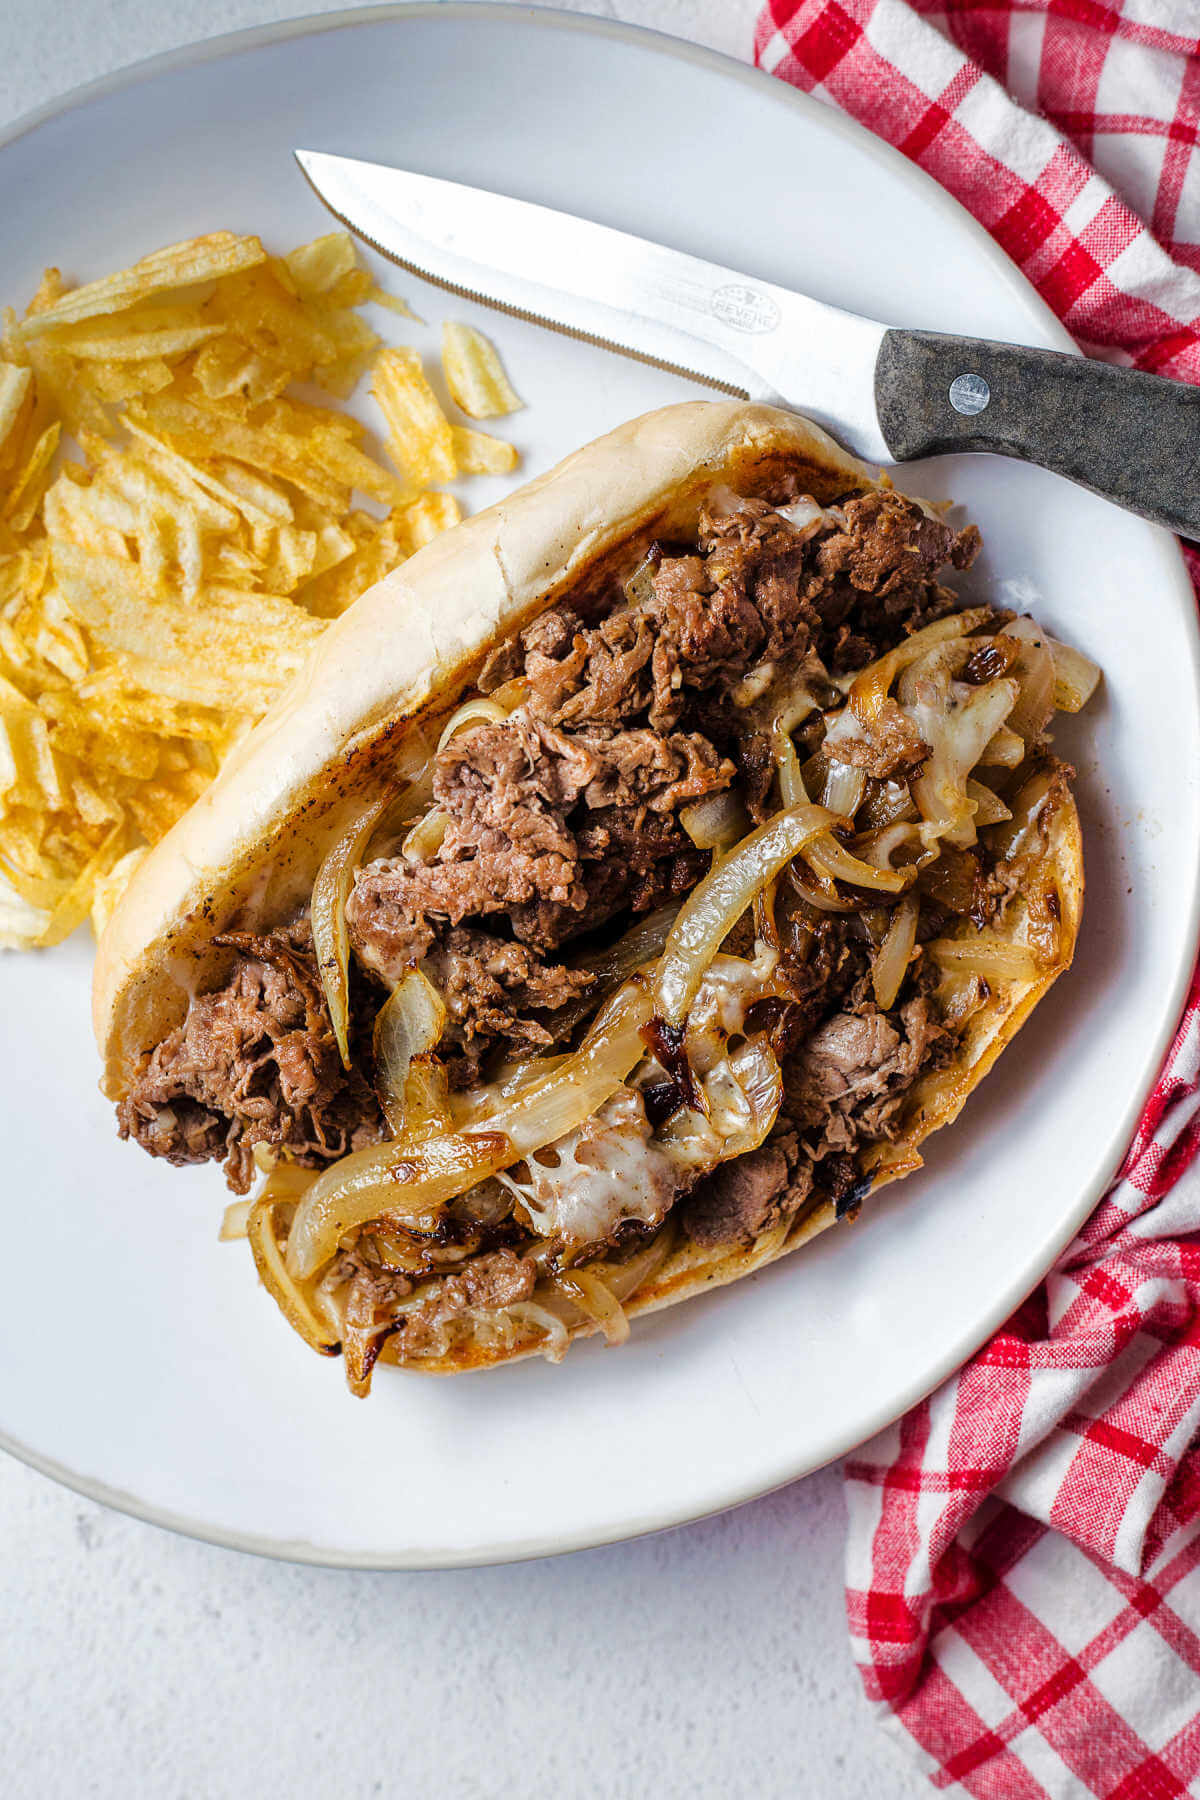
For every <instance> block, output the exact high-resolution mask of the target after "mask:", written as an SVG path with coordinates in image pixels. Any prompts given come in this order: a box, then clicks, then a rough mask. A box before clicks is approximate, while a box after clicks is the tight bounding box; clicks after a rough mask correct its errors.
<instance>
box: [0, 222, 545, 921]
mask: <svg viewBox="0 0 1200 1800" xmlns="http://www.w3.org/2000/svg"><path fill="white" fill-rule="evenodd" d="M368 301H372V302H376V303H378V304H380V305H382V306H384V307H387V308H390V310H391V311H392V312H394V313H400V314H403V315H405V316H408V317H412V316H413V315H411V314H410V313H409V309H408V308H407V307H406V306H405V305H404V303H403V301H399V300H395V299H393V297H392V296H390V295H386V294H383V293H381V292H380V291H379V290H378V289H377V288H376V287H375V286H374V284H373V282H372V279H371V276H370V273H369V272H368V271H367V270H366V269H365V268H363V266H362V265H361V263H360V261H359V257H358V252H357V249H356V247H355V244H354V242H353V240H352V239H351V238H350V237H349V235H348V234H347V233H345V232H330V233H327V234H326V235H325V236H324V237H321V238H318V239H316V240H315V241H314V242H313V243H311V244H306V245H301V246H300V247H299V248H298V249H296V250H294V251H293V252H292V253H291V254H290V255H288V256H285V257H282V258H278V257H274V256H268V255H267V253H266V251H265V250H264V249H263V247H262V245H261V244H260V243H259V241H258V239H257V238H245V237H235V236H234V235H233V234H232V233H229V232H217V233H214V234H212V235H210V236H208V237H205V238H198V239H195V240H193V241H192V242H190V243H187V244H178V245H174V246H171V247H170V248H169V249H167V250H164V251H158V252H156V253H155V254H154V255H152V256H149V257H146V258H144V259H143V260H142V261H141V262H140V263H138V264H135V265H134V266H133V268H131V269H127V270H123V271H120V272H118V273H117V274H113V275H107V276H105V277H104V278H103V279H102V280H100V281H97V282H91V283H88V284H87V285H85V286H83V287H79V288H68V287H67V286H66V285H65V283H64V281H63V278H62V276H61V274H60V273H59V271H58V270H57V269H48V270H46V272H45V274H44V275H43V277H42V280H41V283H40V284H39V287H38V290H37V293H36V294H35V296H34V298H33V300H32V301H31V302H30V305H29V307H28V309H27V310H26V313H25V316H24V318H23V319H20V320H19V319H18V318H17V316H16V314H15V313H13V312H12V311H11V310H6V311H5V312H4V313H3V315H2V328H3V339H2V342H0V944H3V945H13V946H27V947H28V946H33V945H42V944H49V943H56V942H58V940H59V939H60V938H61V937H63V936H65V935H66V934H67V933H68V932H69V931H71V930H73V929H74V928H75V926H76V925H77V924H79V923H80V922H81V921H82V920H84V919H85V918H87V917H88V916H89V915H90V916H91V920H92V925H93V928H94V929H95V930H96V931H100V930H101V929H103V926H104V924H105V922H106V920H107V918H108V917H109V915H110V914H111V911H112V908H113V907H114V906H115V904H116V901H117V898H118V897H119V894H120V893H121V891H122V890H123V888H124V885H125V883H126V882H127V881H128V879H129V877H130V875H131V874H132V872H133V870H134V868H135V867H136V865H137V863H138V861H139V860H140V858H141V857H142V855H143V854H144V853H145V849H146V847H147V845H149V844H152V843H153V842H155V841H156V840H157V839H158V838H159V837H161V836H162V834H163V833H164V832H165V831H166V830H168V829H169V828H170V826H171V825H172V824H173V822H174V821H175V819H176V818H178V817H179V815H180V814H181V813H182V812H183V811H184V809H185V808H186V807H187V806H189V805H190V804H191V803H192V802H193V801H194V800H195V799H196V798H197V796H198V795H199V794H200V793H201V792H203V790H204V788H205V787H206V786H207V785H208V783H209V782H210V781H211V780H212V778H213V776H214V775H215V774H216V773H217V770H218V769H219V767H220V765H221V763H222V761H223V760H224V759H225V757H226V756H228V754H229V753H230V751H231V750H232V749H233V747H234V746H235V745H236V744H237V743H238V742H239V741H240V740H241V739H242V738H243V737H244V736H245V734H246V733H247V732H248V731H249V730H250V729H251V728H252V727H253V726H254V725H255V723H256V722H257V721H258V719H259V718H261V716H262V714H263V712H264V711H265V709H266V708H267V706H268V705H269V704H270V702H271V701H272V699H273V698H274V697H275V695H276V694H277V693H279V691H280V690H281V689H282V688H283V687H284V686H285V685H286V683H287V682H288V681H290V680H291V679H292V677H293V675H294V674H295V673H296V671H297V670H298V669H299V668H300V666H301V664H302V663H303V662H304V660H305V659H306V657H307V656H308V655H309V653H310V651H311V648H312V646H313V644H314V643H315V642H316V640H317V638H318V637H319V636H320V633H321V632H322V631H323V629H324V627H325V624H326V622H327V621H328V620H329V619H332V618H336V617H337V616H338V615H339V614H340V613H342V612H344V611H345V610H346V608H347V607H348V606H351V605H353V603H354V601H355V600H356V599H357V598H358V596H359V595H360V594H362V593H364V592H365V591H366V589H367V588H369V587H371V586H373V585H374V584H375V583H376V582H377V581H378V580H380V579H381V578H382V577H383V576H384V575H386V574H387V573H388V572H389V571H390V570H392V569H394V568H396V567H397V566H398V565H399V564H400V563H402V562H403V561H404V559H405V558H406V557H407V556H409V555H411V554H412V552H413V551H414V550H416V549H419V548H420V546H421V545H422V544H425V543H428V542H429V540H430V539H431V538H432V537H434V536H436V535H437V533H438V532H440V531H444V530H447V529H449V528H450V527H451V526H453V525H454V524H456V523H457V521H458V520H459V518H461V516H462V511H461V507H460V505H459V502H458V500H457V499H456V498H455V497H454V496H453V495H451V494H447V493H438V492H431V491H429V484H430V483H431V482H437V481H442V480H449V479H451V478H453V477H454V476H456V475H458V474H460V473H461V474H464V475H465V474H471V473H474V472H479V473H489V474H499V473H505V472H507V471H508V470H510V469H511V468H512V467H513V466H514V465H515V462H516V451H515V449H514V448H513V446H512V445H510V444H505V443H501V442H500V441H499V440H498V439H495V438H491V437H488V436H486V435H485V434H484V433H482V432H476V431H472V430H470V429H467V428H460V427H457V426H452V425H451V424H450V422H449V420H448V419H447V418H446V416H445V414H444V413H443V411H442V408H441V406H440V405H439V403H438V401H437V398H436V396H435V394H434V392H433V389H432V388H431V387H430V385H429V382H428V380H427V379H426V376H425V372H424V369H423V367H422V365H421V360H420V357H419V356H418V354H417V352H416V351H415V350H412V349H405V348H401V349H396V350H387V351H381V345H380V339H379V337H378V335H377V334H376V332H375V331H374V330H372V328H371V326H370V325H369V324H368V323H367V321H366V320H365V319H364V318H363V317H362V316H361V314H360V313H359V312H358V311H356V310H355V309H356V308H358V307H361V306H362V305H363V304H364V303H365V302H368ZM468 342H469V339H468ZM480 342H481V343H483V344H484V346H485V350H486V351H487V352H489V353H490V346H487V344H486V340H480ZM468 355H469V356H470V355H475V356H476V357H477V356H478V352H477V351H472V350H468ZM484 362H485V363H486V357H485V358H484ZM496 368H497V369H498V368H499V365H498V363H496ZM369 369H375V371H376V380H375V384H374V385H375V388H376V396H377V398H378V399H379V400H380V403H381V406H382V409H383V413H384V417H385V420H386V435H387V443H386V451H387V459H388V461H387V463H386V464H385V463H384V462H381V461H380V460H379V457H378V454H377V451H376V447H375V446H374V444H373V443H372V441H371V439H370V438H369V437H368V434H367V431H366V428H365V427H364V426H363V425H361V424H360V423H359V422H358V420H356V419H355V418H353V417H351V416H349V415H347V414H346V413H345V412H343V411H341V410H339V409H338V408H337V407H335V406H333V405H330V404H313V403H312V400H311V398H303V399H302V398H301V397H300V393H299V392H297V386H298V384H300V383H304V384H308V385H307V386H306V388H305V389H304V390H302V391H304V392H305V393H306V394H307V395H309V396H311V395H312V394H313V392H314V390H315V389H324V390H325V392H326V393H330V394H333V395H337V396H342V397H344V396H347V395H348V394H349V393H350V392H351V390H352V389H353V388H354V386H355V384H356V382H357V381H358V380H359V379H360V377H361V376H363V375H364V374H365V373H366V372H367V371H368V370H369ZM501 375H502V372H501ZM507 391H508V393H509V394H511V390H507ZM512 398H513V400H514V401H515V396H513V397H512ZM494 400H495V395H494V393H493V394H492V401H493V402H494ZM392 464H394V466H395V470H396V471H398V473H395V472H393V468H392V467H391V466H390V465H392ZM368 509H369V510H368ZM380 510H382V511H383V513H384V516H383V517H379V516H378V513H379V511H380Z"/></svg>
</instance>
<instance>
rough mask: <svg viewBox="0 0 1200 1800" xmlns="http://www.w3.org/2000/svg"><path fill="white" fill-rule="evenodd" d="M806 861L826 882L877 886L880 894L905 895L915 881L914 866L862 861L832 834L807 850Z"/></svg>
mask: <svg viewBox="0 0 1200 1800" xmlns="http://www.w3.org/2000/svg"><path fill="white" fill-rule="evenodd" d="M804 860H805V861H806V862H807V863H808V865H809V867H810V868H811V869H812V870H813V872H814V873H815V874H816V875H817V876H818V877H821V876H824V878H825V880H826V881H850V882H853V884H854V886H855V887H864V888H872V889H876V890H877V891H878V892H879V893H881V894H902V893H903V892H904V890H905V888H907V887H909V886H911V884H912V880H913V871H912V870H911V869H892V868H880V867H878V866H876V864H874V863H869V862H862V861H860V859H859V858H858V857H857V856H854V855H852V854H851V852H850V851H849V850H847V849H846V847H845V845H844V844H839V843H838V841H837V839H836V838H835V837H833V836H832V835H827V836H825V837H822V838H821V839H820V840H819V841H818V842H816V843H813V844H810V845H809V846H808V847H807V849H806V850H805V852H804Z"/></svg>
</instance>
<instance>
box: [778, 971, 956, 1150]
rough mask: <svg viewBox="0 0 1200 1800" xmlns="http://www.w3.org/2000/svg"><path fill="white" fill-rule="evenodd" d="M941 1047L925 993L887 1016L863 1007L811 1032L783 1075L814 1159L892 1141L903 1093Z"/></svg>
mask: <svg viewBox="0 0 1200 1800" xmlns="http://www.w3.org/2000/svg"><path fill="white" fill-rule="evenodd" d="M943 1045H944V1046H946V1048H948V1047H949V1038H948V1034H947V1033H946V1032H945V1031H944V1030H943V1028H942V1026H941V1025H940V1024H939V1023H938V1021H937V1018H936V1015H935V1012H934V1009H933V1006H932V1004H931V1002H930V1001H929V999H928V998H927V997H926V996H924V995H917V996H916V997H915V998H914V999H912V1000H909V1001H908V1002H907V1003H906V1004H905V1005H904V1006H902V1007H901V1008H900V1009H899V1012H898V1013H893V1014H892V1015H890V1016H889V1015H888V1014H885V1013H881V1012H880V1011H879V1010H878V1009H877V1008H876V1007H875V1006H874V1005H873V1004H871V1003H869V1002H867V1003H864V1004H863V1005H862V1006H861V1007H860V1008H859V1010H857V1011H855V1012H840V1013H836V1014H835V1015H834V1017H833V1018H831V1019H829V1020H828V1021H827V1022H826V1023H825V1024H824V1025H822V1026H821V1027H820V1028H819V1029H818V1030H817V1031H815V1032H814V1033H813V1034H812V1035H811V1036H810V1037H809V1038H808V1040H807V1042H806V1043H805V1044H804V1046H803V1048H802V1049H801V1051H800V1052H799V1054H798V1055H797V1056H796V1057H795V1058H794V1059H793V1061H792V1062H791V1063H790V1064H789V1065H788V1067H787V1069H786V1071H785V1079H786V1084H787V1099H786V1106H787V1115H788V1117H789V1119H790V1120H791V1121H792V1122H793V1123H794V1124H795V1126H796V1127H797V1129H798V1130H799V1132H800V1133H801V1136H802V1138H803V1140H804V1142H805V1145H806V1147H807V1148H808V1150H809V1152H810V1154H811V1155H812V1156H813V1158H814V1160H817V1161H819V1160H820V1159H821V1158H822V1157H824V1156H828V1155H830V1154H831V1153H838V1154H841V1153H847V1154H849V1153H853V1152H854V1151H855V1150H857V1149H858V1147H859V1145H860V1144H861V1143H863V1142H866V1141H869V1140H877V1139H880V1138H884V1139H887V1140H889V1141H890V1140H892V1139H893V1138H895V1137H896V1136H897V1134H898V1132H899V1130H900V1129H901V1120H900V1114H901V1111H902V1108H903V1106H904V1101H905V1099H906V1097H907V1095H908V1092H909V1089H910V1088H911V1087H912V1085H913V1083H914V1081H915V1080H916V1079H917V1076H918V1075H919V1074H921V1073H922V1072H923V1071H924V1070H925V1069H927V1068H929V1067H931V1066H932V1067H935V1066H936V1065H937V1061H938V1060H939V1057H938V1052H939V1051H941V1049H942V1046H943Z"/></svg>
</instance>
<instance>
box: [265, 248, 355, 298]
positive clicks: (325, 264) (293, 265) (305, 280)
mask: <svg viewBox="0 0 1200 1800" xmlns="http://www.w3.org/2000/svg"><path fill="white" fill-rule="evenodd" d="M282 260H283V264H284V267H285V268H286V269H287V271H288V273H289V275H290V276H291V278H292V281H293V283H294V285H295V292H296V293H297V294H299V296H300V298H301V299H302V300H319V299H320V298H321V297H322V295H324V294H328V293H329V291H330V289H331V288H335V287H336V286H337V284H338V282H339V281H340V280H341V279H342V277H343V276H345V275H348V274H350V273H351V272H352V271H353V270H357V268H358V251H357V250H356V249H355V247H354V239H353V238H352V237H351V236H350V233H349V232H348V231H330V232H327V233H326V234H325V236H324V237H319V238H314V239H313V240H312V242H311V244H301V245H300V246H299V248H298V249H295V250H291V251H289V252H288V254H287V255H286V256H285V257H284V258H283V259H282Z"/></svg>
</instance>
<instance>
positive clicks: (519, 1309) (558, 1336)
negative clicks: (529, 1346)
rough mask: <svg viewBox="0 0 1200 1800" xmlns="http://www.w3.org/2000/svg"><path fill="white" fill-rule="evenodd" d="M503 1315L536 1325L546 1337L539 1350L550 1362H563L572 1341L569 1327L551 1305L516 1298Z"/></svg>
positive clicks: (525, 1323)
mask: <svg viewBox="0 0 1200 1800" xmlns="http://www.w3.org/2000/svg"><path fill="white" fill-rule="evenodd" d="M501 1316H502V1317H505V1318H509V1319H512V1320H514V1321H515V1322H516V1324H518V1325H534V1326H536V1327H537V1329H538V1330H539V1331H540V1332H541V1333H542V1335H543V1339H544V1341H543V1342H542V1343H541V1344H539V1345H538V1350H539V1351H540V1353H541V1355H543V1356H544V1357H545V1358H546V1360H547V1361H548V1362H561V1361H562V1359H563V1357H564V1356H565V1355H566V1354H567V1350H568V1348H569V1347H570V1343H571V1340H570V1337H569V1336H568V1334H567V1328H566V1326H565V1325H564V1324H563V1322H562V1320H561V1319H560V1318H558V1317H557V1316H556V1315H555V1314H554V1313H552V1312H551V1311H550V1309H549V1307H547V1306H539V1305H538V1303H537V1301H536V1300H514V1301H513V1303H512V1305H511V1306H506V1307H504V1309H503V1312H502V1315H501Z"/></svg>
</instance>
